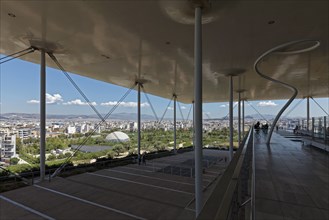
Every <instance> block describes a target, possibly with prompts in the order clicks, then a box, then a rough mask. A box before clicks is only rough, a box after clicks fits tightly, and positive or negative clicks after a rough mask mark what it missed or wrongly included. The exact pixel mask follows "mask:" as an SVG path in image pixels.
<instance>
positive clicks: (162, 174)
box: [0, 150, 227, 219]
mask: <svg viewBox="0 0 329 220" xmlns="http://www.w3.org/2000/svg"><path fill="white" fill-rule="evenodd" d="M226 154H227V151H224V152H223V151H218V150H204V159H205V160H204V167H205V172H204V174H203V189H204V194H205V196H206V197H207V195H209V193H210V192H211V189H212V187H213V186H214V185H215V184H213V183H214V182H216V180H217V179H218V177H220V176H221V174H222V172H224V169H225V167H226V163H225V160H224V158H225V156H226ZM193 157H194V152H188V153H183V154H178V155H175V156H170V157H164V158H159V159H155V160H152V161H147V164H146V165H140V166H139V165H137V164H131V165H127V166H121V167H116V168H112V169H104V170H100V171H97V172H93V173H84V174H80V175H75V176H71V177H68V178H65V179H64V178H60V177H57V178H55V179H54V180H53V181H51V182H43V183H40V184H36V185H34V186H28V187H24V188H20V189H18V190H13V191H9V192H5V193H3V194H1V195H0V196H2V197H0V218H1V219H20V218H21V219H22V218H24V219H39V218H46V219H193V218H194V216H195V211H194V207H195V204H194V178H193V167H194V164H193ZM206 158H207V159H206ZM171 167H173V168H171ZM189 167H190V168H191V169H192V173H189V172H188V171H189V170H191V169H189ZM183 168H184V169H183ZM191 174H192V177H191ZM7 199H10V200H11V201H8V200H7ZM15 203H16V204H15Z"/></svg>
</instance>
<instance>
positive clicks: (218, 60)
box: [0, 0, 329, 103]
mask: <svg viewBox="0 0 329 220" xmlns="http://www.w3.org/2000/svg"><path fill="white" fill-rule="evenodd" d="M182 2H183V3H184V4H181V3H182ZM211 2H212V7H211V8H210V9H207V10H205V11H204V18H205V19H208V23H205V24H204V25H203V79H204V80H203V85H204V87H203V100H204V102H215V101H227V100H228V97H229V94H228V79H227V77H225V76H223V75H222V73H224V72H227V71H230V70H231V69H234V68H240V69H243V70H244V71H245V73H244V74H243V75H241V76H239V77H235V79H234V88H235V90H240V89H245V90H246V92H244V93H243V97H244V98H247V99H249V100H262V99H285V98H288V97H290V95H291V91H290V90H288V89H286V88H283V87H282V86H281V85H276V84H274V83H272V82H269V81H266V80H264V79H262V78H260V77H259V76H258V75H257V74H256V73H255V72H254V70H253V63H254V61H255V60H256V59H257V57H258V56H260V55H261V54H262V53H263V52H265V51H266V50H268V49H271V48H273V47H275V46H277V45H279V44H281V43H284V42H287V41H293V40H299V39H315V40H319V41H320V42H321V45H320V47H318V48H317V49H316V50H314V51H312V52H308V53H302V54H296V55H278V54H276V55H270V56H269V57H268V58H267V59H266V60H264V62H263V63H262V64H261V69H262V70H263V72H264V74H266V75H269V76H271V77H273V78H276V79H279V80H282V81H284V82H287V83H291V84H293V85H294V86H296V87H297V89H298V90H299V95H298V97H304V96H314V97H328V94H329V85H328V81H329V79H328V77H329V71H328V58H329V57H328V48H329V45H328V39H329V36H328V32H329V31H328V29H329V21H328V8H329V5H328V4H329V3H328V1H321V0H318V1H317V0H312V1H305V0H300V1H278V0H273V1H249V0H248V1H227V2H230V3H229V4H228V3H227V2H226V1H211ZM0 4H1V21H0V26H1V32H0V43H1V46H0V52H1V53H3V54H11V53H13V52H16V51H19V50H22V49H25V48H27V47H29V46H31V44H32V45H33V46H42V47H44V46H45V47H47V48H48V49H50V50H53V52H54V54H55V56H56V57H57V58H58V60H59V62H60V63H61V64H62V66H64V68H65V69H66V70H67V71H69V72H72V73H76V74H80V75H83V76H87V77H91V78H94V79H98V80H102V81H105V82H109V83H113V84H116V85H120V86H124V87H131V86H132V85H133V83H134V82H135V81H136V79H144V80H146V83H145V84H144V87H145V90H146V91H147V92H149V93H151V94H154V95H157V96H161V97H165V98H171V96H172V94H173V93H176V94H177V95H178V100H179V101H182V102H186V103H190V102H191V101H192V100H193V85H194V84H193V75H194V62H193V60H194V52H193V51H194V49H193V48H194V47H193V41H194V35H193V31H194V26H193V25H191V24H187V23H191V22H190V21H191V17H193V16H192V15H193V8H190V7H188V6H187V4H188V1H186V2H185V1H181V0H180V1H164V0H162V1H149V0H145V1H142V0H139V1H135V0H131V1H129V0H125V1H112V0H109V1H1V2H0ZM192 20H193V19H192ZM22 59H25V60H28V61H31V62H35V63H40V53H39V52H35V53H33V54H29V55H26V56H24V57H23V58H22ZM47 65H48V66H50V67H55V68H57V67H56V66H55V64H54V63H53V61H52V60H51V59H50V58H48V59H47ZM22 74H24V73H22ZM236 97H237V96H236ZM235 99H236V98H235Z"/></svg>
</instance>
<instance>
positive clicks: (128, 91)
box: [51, 84, 136, 178]
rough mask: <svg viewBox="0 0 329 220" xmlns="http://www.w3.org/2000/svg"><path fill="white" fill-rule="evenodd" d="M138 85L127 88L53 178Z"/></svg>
mask: <svg viewBox="0 0 329 220" xmlns="http://www.w3.org/2000/svg"><path fill="white" fill-rule="evenodd" d="M135 86H136V84H134V85H133V86H132V87H131V88H129V89H128V90H127V92H126V93H125V94H124V95H123V96H122V97H121V99H120V100H119V101H118V102H117V103H116V104H115V105H114V106H113V107H112V108H111V109H110V111H109V112H108V113H107V114H106V115H105V117H104V118H103V119H102V121H100V122H99V123H98V124H97V125H96V126H95V128H94V129H93V131H92V132H90V133H89V135H88V136H87V137H86V138H85V139H84V140H83V141H82V143H80V144H79V146H78V147H77V148H76V149H75V150H74V151H73V154H71V156H69V157H67V158H66V160H65V161H64V163H63V164H62V165H61V166H60V167H59V168H57V170H56V171H55V172H54V173H53V175H52V176H51V177H52V178H53V177H55V176H57V175H58V173H60V172H61V170H62V169H63V168H64V167H65V166H66V165H67V163H68V162H69V161H70V160H71V159H72V157H73V156H74V155H75V154H76V153H77V152H78V151H79V150H80V148H81V147H82V146H84V145H85V144H86V143H87V141H88V140H89V139H90V138H91V136H92V135H93V134H94V133H95V132H96V131H97V129H98V128H99V126H100V125H101V124H102V123H104V122H105V120H106V119H108V117H109V116H110V115H111V114H112V113H113V112H114V111H115V109H116V108H117V107H118V106H119V105H120V104H121V102H122V101H123V100H124V99H125V98H126V97H127V96H128V95H129V93H130V92H131V90H132V89H133V88H134V87H135Z"/></svg>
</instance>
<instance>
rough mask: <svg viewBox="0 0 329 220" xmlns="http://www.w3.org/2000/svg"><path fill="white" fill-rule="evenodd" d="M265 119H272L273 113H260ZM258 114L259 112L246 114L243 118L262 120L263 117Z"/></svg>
mask: <svg viewBox="0 0 329 220" xmlns="http://www.w3.org/2000/svg"><path fill="white" fill-rule="evenodd" d="M262 116H263V117H264V118H265V119H266V120H272V119H274V118H275V115H269V114H263V115H262ZM262 116H260V115H259V114H253V115H247V116H246V117H245V118H247V117H248V118H252V119H255V120H264V118H263V117H262Z"/></svg>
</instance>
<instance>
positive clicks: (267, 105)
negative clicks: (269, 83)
mask: <svg viewBox="0 0 329 220" xmlns="http://www.w3.org/2000/svg"><path fill="white" fill-rule="evenodd" d="M277 105H278V104H276V103H275V102H272V101H267V102H266V101H264V102H259V103H258V104H257V106H260V107H273V106H277Z"/></svg>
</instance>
